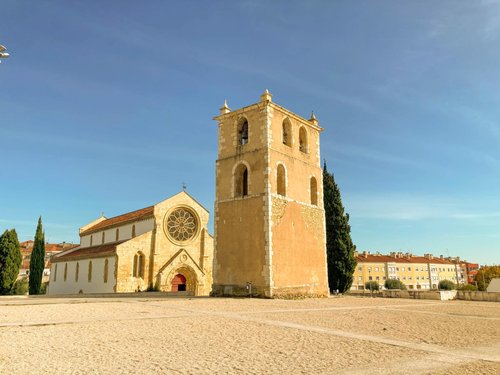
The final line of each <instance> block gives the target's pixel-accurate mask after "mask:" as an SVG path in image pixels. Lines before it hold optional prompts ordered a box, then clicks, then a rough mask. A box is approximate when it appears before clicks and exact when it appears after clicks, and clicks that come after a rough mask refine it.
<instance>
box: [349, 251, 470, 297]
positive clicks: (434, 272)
mask: <svg viewBox="0 0 500 375" xmlns="http://www.w3.org/2000/svg"><path fill="white" fill-rule="evenodd" d="M357 260H358V264H357V266H356V270H355V272H354V279H353V284H352V287H351V289H353V290H363V289H364V285H365V283H366V282H368V281H377V282H378V284H379V285H380V286H381V287H382V288H383V286H384V283H385V280H387V279H396V280H400V281H402V282H403V283H404V284H405V285H406V287H407V288H408V289H423V290H429V289H436V288H437V287H438V284H439V282H440V281H441V280H450V281H452V282H454V283H455V284H464V283H465V282H466V276H465V274H464V271H463V267H462V265H463V263H464V262H460V259H459V258H444V257H443V256H442V255H441V256H439V257H435V256H433V255H432V254H425V255H424V256H416V255H413V254H410V253H406V254H404V253H402V252H398V253H396V252H392V253H390V254H389V255H383V254H380V253H374V254H371V253H370V252H368V251H365V252H363V253H358V254H357Z"/></svg>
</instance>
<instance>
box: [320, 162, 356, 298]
mask: <svg viewBox="0 0 500 375" xmlns="http://www.w3.org/2000/svg"><path fill="white" fill-rule="evenodd" d="M323 197H324V198H323V200H324V206H325V221H326V254H327V262H328V284H329V285H330V291H334V290H338V291H339V292H340V293H344V292H346V291H347V290H349V289H350V287H351V285H352V281H353V274H354V270H355V269H356V264H357V260H356V257H355V256H354V251H355V250H356V246H355V245H354V244H353V243H352V239H351V227H350V225H349V214H347V213H346V214H344V206H342V199H341V197H340V190H339V188H338V186H337V184H336V183H335V180H334V178H333V173H329V172H328V170H327V169H326V160H325V163H324V166H323Z"/></svg>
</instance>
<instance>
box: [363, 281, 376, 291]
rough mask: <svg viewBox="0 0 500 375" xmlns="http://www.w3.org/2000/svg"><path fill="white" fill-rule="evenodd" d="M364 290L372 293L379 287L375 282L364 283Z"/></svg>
mask: <svg viewBox="0 0 500 375" xmlns="http://www.w3.org/2000/svg"><path fill="white" fill-rule="evenodd" d="M365 289H366V290H371V291H372V292H373V291H376V290H379V289H380V286H379V285H378V282H377V281H367V282H366V283H365Z"/></svg>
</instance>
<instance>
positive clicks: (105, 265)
mask: <svg viewBox="0 0 500 375" xmlns="http://www.w3.org/2000/svg"><path fill="white" fill-rule="evenodd" d="M108 267H109V262H108V258H106V260H105V261H104V282H105V283H107V282H108Z"/></svg>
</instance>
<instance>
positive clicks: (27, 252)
mask: <svg viewBox="0 0 500 375" xmlns="http://www.w3.org/2000/svg"><path fill="white" fill-rule="evenodd" d="M33 244H34V242H33V241H32V240H28V241H24V242H21V243H19V246H20V249H21V255H22V257H23V260H22V263H21V268H20V269H19V274H18V276H17V278H18V279H21V278H23V277H26V276H28V275H29V272H30V260H31V252H32V251H33ZM77 246H78V245H74V244H72V243H66V242H62V243H58V244H55V243H46V244H45V267H44V269H43V278H42V281H43V282H46V281H49V277H50V266H51V264H52V257H53V256H54V255H56V254H59V253H60V252H62V251H66V250H70V249H73V248H75V247H77Z"/></svg>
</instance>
